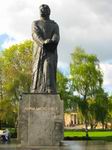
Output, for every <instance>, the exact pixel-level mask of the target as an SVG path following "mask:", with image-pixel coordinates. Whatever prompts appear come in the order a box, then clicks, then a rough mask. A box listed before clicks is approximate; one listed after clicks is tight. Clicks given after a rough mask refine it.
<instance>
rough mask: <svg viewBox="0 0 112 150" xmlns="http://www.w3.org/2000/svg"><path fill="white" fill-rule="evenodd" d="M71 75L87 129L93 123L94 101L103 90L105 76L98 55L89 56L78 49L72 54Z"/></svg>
mask: <svg viewBox="0 0 112 150" xmlns="http://www.w3.org/2000/svg"><path fill="white" fill-rule="evenodd" d="M71 58H72V60H71V64H70V75H71V82H72V85H73V87H74V90H75V91H77V92H78V93H79V95H80V97H81V99H79V101H78V106H79V110H80V112H81V113H82V115H83V117H84V119H85V125H86V128H87V125H88V123H89V122H90V121H91V122H92V123H93V120H94V119H95V118H94V119H93V117H95V114H94V101H92V98H93V97H94V96H95V94H96V92H97V91H98V89H101V87H102V83H103V75H102V72H101V69H100V66H99V60H98V59H97V57H96V55H92V54H87V53H85V51H84V50H83V49H81V48H80V47H77V48H76V49H75V51H74V52H73V53H72V54H71Z"/></svg>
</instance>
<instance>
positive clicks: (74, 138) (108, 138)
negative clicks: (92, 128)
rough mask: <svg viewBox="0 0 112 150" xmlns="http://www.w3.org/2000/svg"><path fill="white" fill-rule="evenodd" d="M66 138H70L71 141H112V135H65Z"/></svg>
mask: <svg viewBox="0 0 112 150" xmlns="http://www.w3.org/2000/svg"><path fill="white" fill-rule="evenodd" d="M64 140H69V141H80V140H101V141H112V136H105V137H86V136H82V137H77V136H74V137H64Z"/></svg>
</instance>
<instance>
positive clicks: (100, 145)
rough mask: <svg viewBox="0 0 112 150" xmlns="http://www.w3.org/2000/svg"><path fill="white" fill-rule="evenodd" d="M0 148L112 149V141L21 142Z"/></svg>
mask: <svg viewBox="0 0 112 150" xmlns="http://www.w3.org/2000/svg"><path fill="white" fill-rule="evenodd" d="M0 150H112V142H106V141H64V142H63V146H59V147H58V146H43V147H42V146H41V147H34V146H32V147H31V146H30V147H21V145H20V144H0Z"/></svg>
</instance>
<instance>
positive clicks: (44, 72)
mask: <svg viewBox="0 0 112 150" xmlns="http://www.w3.org/2000/svg"><path fill="white" fill-rule="evenodd" d="M49 16H50V8H49V6H48V5H46V4H43V5H41V6H40V20H36V21H34V22H33V25H32V37H33V41H34V45H33V83H32V92H34V93H56V70H57V45H58V42H59V39H60V35H59V27H58V24H57V23H56V22H55V21H53V20H51V19H50V17H49Z"/></svg>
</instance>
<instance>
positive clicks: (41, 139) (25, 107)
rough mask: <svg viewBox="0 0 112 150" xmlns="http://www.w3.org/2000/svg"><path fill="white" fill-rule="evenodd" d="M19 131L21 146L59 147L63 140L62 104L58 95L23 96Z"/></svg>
mask: <svg viewBox="0 0 112 150" xmlns="http://www.w3.org/2000/svg"><path fill="white" fill-rule="evenodd" d="M19 130H20V140H21V144H22V145H30V146H55V145H59V144H60V142H61V140H62V139H63V102H62V101H61V100H60V97H59V95H50V94H48V95H47V94H45V95H44V94H23V99H22V101H21V104H20V120H19Z"/></svg>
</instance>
